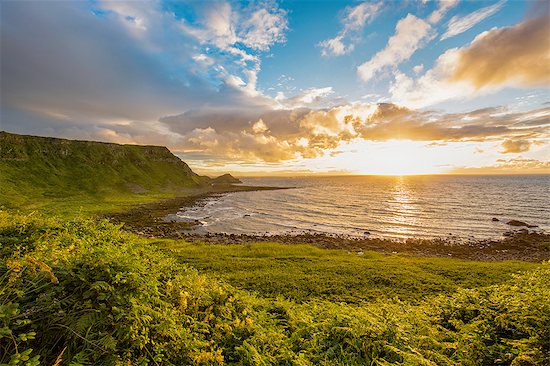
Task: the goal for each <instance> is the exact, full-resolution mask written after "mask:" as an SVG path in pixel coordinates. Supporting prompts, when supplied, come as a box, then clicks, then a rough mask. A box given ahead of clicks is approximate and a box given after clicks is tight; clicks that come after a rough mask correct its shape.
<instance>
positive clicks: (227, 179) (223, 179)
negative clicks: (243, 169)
mask: <svg viewBox="0 0 550 366" xmlns="http://www.w3.org/2000/svg"><path fill="white" fill-rule="evenodd" d="M210 182H211V183H212V184H240V183H242V182H241V181H240V180H239V179H237V178H235V177H234V176H232V175H231V174H224V175H220V176H219V177H217V178H213V179H211V180H210Z"/></svg>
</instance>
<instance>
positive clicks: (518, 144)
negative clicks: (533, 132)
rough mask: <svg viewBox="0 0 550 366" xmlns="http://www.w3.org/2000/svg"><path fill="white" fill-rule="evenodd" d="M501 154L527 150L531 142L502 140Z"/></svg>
mask: <svg viewBox="0 0 550 366" xmlns="http://www.w3.org/2000/svg"><path fill="white" fill-rule="evenodd" d="M502 148H503V149H504V150H503V151H502V153H503V154H510V153H512V154H517V153H521V152H526V151H529V149H530V148H531V142H529V141H527V140H504V142H503V143H502Z"/></svg>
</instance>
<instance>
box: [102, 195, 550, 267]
mask: <svg viewBox="0 0 550 366" xmlns="http://www.w3.org/2000/svg"><path fill="white" fill-rule="evenodd" d="M273 189H288V188H286V187H259V186H234V185H224V186H217V187H212V188H209V189H207V190H203V191H198V192H195V193H193V194H190V195H187V196H183V197H177V198H173V199H170V200H165V201H160V202H154V203H148V204H142V205H139V206H136V207H134V208H132V209H131V210H129V211H126V212H122V213H116V214H111V215H108V216H105V218H108V219H109V220H110V221H112V222H114V223H121V224H123V229H124V230H127V231H131V232H134V233H136V234H139V235H142V236H145V237H149V238H167V239H183V240H186V241H189V242H200V243H207V244H228V245H231V244H250V243H258V242H277V243H283V244H289V245H291V244H311V245H315V246H317V247H320V248H324V249H343V250H347V251H350V252H355V253H357V255H361V254H362V253H363V251H365V250H373V251H378V252H383V253H389V254H398V253H399V254H405V255H415V256H423V257H445V258H460V259H466V260H478V261H504V260H521V261H529V262H541V261H547V260H550V234H546V233H544V232H533V231H531V230H527V229H525V228H520V229H515V230H510V231H508V232H506V233H504V236H503V238H502V239H498V240H496V239H475V238H470V239H459V238H457V237H446V238H435V239H415V238H411V239H406V240H400V241H398V240H391V239H383V238H372V237H365V238H358V237H352V236H341V235H329V234H322V233H312V232H303V233H298V234H295V235H294V234H285V235H270V234H265V235H248V234H225V233H205V234H197V233H193V232H190V229H192V228H193V227H194V226H196V225H200V222H198V221H190V222H181V221H173V220H172V221H171V220H166V217H167V216H168V215H170V214H174V213H175V212H177V211H178V210H179V209H180V208H182V207H191V206H196V205H200V204H201V203H202V202H205V201H206V199H207V198H211V197H216V196H220V195H222V194H225V193H232V192H244V191H258V190H273ZM518 222H519V221H518ZM515 223H516V222H514V223H512V224H510V226H516V227H521V226H526V227H533V226H532V225H527V224H524V223H523V222H519V223H521V224H524V225H514V224H515Z"/></svg>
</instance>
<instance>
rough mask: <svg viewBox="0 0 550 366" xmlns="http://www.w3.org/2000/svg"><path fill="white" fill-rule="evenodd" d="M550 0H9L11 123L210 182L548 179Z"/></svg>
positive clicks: (6, 109)
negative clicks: (168, 159)
mask: <svg viewBox="0 0 550 366" xmlns="http://www.w3.org/2000/svg"><path fill="white" fill-rule="evenodd" d="M548 4H549V3H548V2H547V1H515V0H501V1H460V0H448V1H422V0H419V1H413V0H410V1H406V0H403V1H344V0H342V1H313V0H312V1H305V0H304V1H289V0H281V1H274V0H273V1H269V0H268V1H252V2H247V1H227V0H222V1H147V2H140V1H129V2H123V1H101V0H94V1H74V2H71V1H24V0H23V1H2V2H0V30H1V33H0V41H1V44H0V57H1V60H0V69H1V79H0V93H1V94H0V117H1V120H0V130H4V131H8V132H13V133H21V134H31V135H40V136H55V137H63V138H71V139H81V140H82V139H83V140H97V141H107V142H117V143H131V144H153V145H164V146H167V147H168V148H169V149H170V150H171V151H172V152H173V153H175V154H176V155H178V156H179V157H180V158H182V159H183V160H184V161H186V162H187V163H188V164H189V165H190V166H191V167H192V168H193V169H194V170H195V171H197V172H199V173H203V174H216V173H220V172H228V171H229V172H232V173H235V174H238V175H263V174H274V175H298V174H391V175H401V174H437V173H457V174H458V173H460V174H470V173H471V174H499V173H502V174H522V173H525V174H533V173H550V138H549V137H550V10H549V7H548Z"/></svg>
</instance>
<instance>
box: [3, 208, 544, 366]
mask: <svg viewBox="0 0 550 366" xmlns="http://www.w3.org/2000/svg"><path fill="white" fill-rule="evenodd" d="M159 245H162V246H164V247H171V248H172V250H175V252H171V251H170V250H159ZM228 248H229V249H231V248H232V249H233V250H236V251H237V252H241V254H240V255H236V256H234V257H233V258H231V257H230V256H228V257H227V258H226V261H227V263H228V264H227V265H226V267H227V268H233V270H232V271H235V268H236V267H238V265H239V260H237V262H236V263H235V264H229V263H231V260H232V259H235V258H240V257H242V258H248V259H251V260H256V259H261V260H263V259H265V260H268V259H269V258H272V259H273V258H281V259H285V261H283V262H285V263H289V262H291V263H292V262H293V260H294V259H298V262H299V263H301V266H304V267H308V266H309V269H311V270H317V269H319V268H322V266H321V267H319V265H320V264H321V262H327V261H331V260H336V261H339V262H340V263H341V264H346V265H347V266H365V263H369V262H370V261H373V263H375V262H374V261H378V264H380V265H384V266H385V267H384V266H383V267H378V264H377V265H376V266H370V265H367V267H375V269H371V270H373V271H376V272H377V273H379V274H382V273H385V274H384V276H388V277H389V278H391V277H392V276H393V275H392V273H394V274H396V275H397V276H398V277H399V278H401V279H404V277H403V276H402V274H401V273H402V272H401V269H400V268H398V267H402V265H403V264H409V265H410V267H412V270H411V271H410V274H409V277H411V281H413V282H414V281H415V280H417V281H419V283H423V282H424V281H426V278H427V279H429V281H433V280H434V278H435V279H437V281H440V279H438V278H440V277H431V276H432V275H434V272H437V271H434V268H436V264H440V265H441V266H442V267H443V268H444V271H450V273H453V275H452V276H450V277H449V278H452V277H453V276H457V277H459V278H461V277H463V276H465V275H466V273H465V272H464V269H461V268H460V267H461V266H464V265H465V263H462V262H459V261H455V260H450V259H449V260H446V259H440V260H437V261H435V262H431V261H430V260H420V261H418V262H415V261H414V260H413V261H411V260H410V259H409V258H400V257H392V256H389V257H383V256H381V255H375V254H367V255H366V256H365V257H354V256H352V257H351V258H353V259H351V258H349V257H348V258H347V259H346V254H345V253H339V252H336V251H322V250H319V249H315V248H312V247H307V246H298V247H292V246H283V245H276V244H269V245H266V246H263V245H262V246H258V247H256V248H255V246H254V245H253V246H251V248H250V249H248V248H246V247H242V248H238V247H228ZM219 249H220V248H217V246H216V247H212V251H211V252H210V253H209V252H208V251H209V249H207V248H205V246H189V245H188V244H183V243H170V242H166V241H165V242H162V243H159V242H154V241H151V240H146V239H144V238H141V237H138V236H136V235H133V234H130V233H126V232H123V231H121V230H120V229H119V227H118V226H115V225H112V224H110V223H108V222H106V221H101V222H96V221H92V220H60V219H55V218H48V217H43V216H40V215H26V216H23V215H18V214H13V213H11V212H10V213H8V212H5V211H0V258H1V261H0V364H2V363H6V364H10V365H26V366H31V365H32V366H38V365H39V364H44V365H52V364H54V363H55V362H56V359H57V358H58V357H59V358H60V359H61V361H60V362H61V363H60V364H61V365H71V366H78V365H120V366H122V365H303V366H305V365H326V366H328V365H331V366H332V365H341V366H344V365H346V366H353V365H457V366H458V365H492V364H498V365H513V366H519V365H541V366H542V365H547V364H548V363H549V362H550V357H549V355H550V302H549V301H548V299H549V298H550V287H549V286H548V283H550V267H549V265H548V263H545V264H542V265H539V266H536V265H530V266H531V267H530V270H529V271H526V272H523V273H520V274H517V275H506V276H509V278H508V280H507V281H505V282H503V283H500V284H497V285H491V286H485V287H481V288H474V289H457V290H456V291H451V290H449V291H446V292H448V293H442V294H441V295H439V296H426V298H425V299H424V300H422V301H417V302H416V301H415V304H410V303H408V302H407V301H405V302H401V301H397V300H391V301H388V300H386V299H385V298H384V297H382V298H381V299H380V298H379V299H378V300H377V301H374V302H371V303H366V304H361V305H353V304H352V305H350V304H338V303H335V302H330V301H325V300H320V298H322V296H320V297H317V296H316V295H314V296H312V297H311V299H310V300H309V301H307V302H302V303H297V302H294V301H291V300H288V299H284V298H282V297H281V296H280V297H279V298H277V299H273V298H270V297H269V296H268V297H263V296H262V294H261V293H260V294H259V295H254V294H251V293H250V292H249V291H246V290H242V289H238V288H236V287H234V286H232V285H230V284H227V283H226V282H224V281H222V280H220V279H217V278H216V277H219V276H213V275H208V274H204V273H201V272H199V271H197V270H196V269H194V268H192V267H190V266H189V265H186V264H182V263H181V257H182V256H185V253H186V251H187V253H192V252H193V251H199V250H204V251H205V252H206V253H209V254H213V253H216V252H217V253H220V252H219ZM247 251H248V252H247ZM243 253H248V254H247V255H244V254H243ZM300 253H302V254H300ZM174 254H177V256H178V258H174V257H173V255H174ZM289 259H293V260H289ZM308 261H311V262H309V265H308V266H306V265H305V263H308ZM274 262H277V260H274ZM240 263H243V261H240ZM392 263H393V264H394V265H393V266H391V265H389V264H392ZM386 264H388V266H386ZM509 264H510V263H509ZM295 266H296V264H292V265H291V266H290V267H291V268H292V267H295ZM473 266H474V267H473V268H475V271H482V272H483V271H485V270H482V269H481V268H482V267H481V266H480V265H478V264H473ZM491 266H494V268H495V271H501V270H504V266H505V264H496V263H487V264H486V268H487V269H488V268H489V267H491ZM264 267H265V268H267V266H264ZM415 267H418V268H415ZM283 268H287V266H286V265H283ZM304 272H307V270H305V269H304ZM265 273H268V271H266V272H265ZM342 273H343V274H344V275H345V274H346V273H347V272H345V271H344V272H342ZM487 273H488V275H489V274H490V276H493V275H494V273H495V272H493V271H488V272H487ZM344 275H342V276H344ZM437 275H438V276H440V275H441V273H438V274H437ZM426 276H427V277H426ZM348 277H350V278H348V279H347V280H346V279H345V277H341V278H340V280H339V284H340V286H344V285H345V283H346V282H347V281H353V279H351V277H353V275H349V276H348ZM443 277H446V275H444V276H443ZM472 277H473V275H472ZM273 278H274V281H283V282H281V283H280V284H279V285H278V286H277V287H278V288H279V290H278V291H281V290H280V289H281V287H284V286H288V285H289V282H288V279H289V277H286V278H285V277H281V273H279V274H278V275H277V276H274V277H273ZM429 281H428V282H429ZM437 281H436V282H437ZM468 281H469V280H468ZM468 281H466V282H467V283H469V282H468ZM497 282H498V281H497ZM479 284H480V285H481V283H479ZM392 286H393V287H395V288H400V287H406V286H408V283H399V281H398V282H395V283H393V284H392ZM374 287H375V285H374V284H371V285H370V288H371V289H372V288H374ZM293 291H295V290H293ZM436 292H437V291H436ZM357 293H358V294H359V293H360V292H357ZM308 295H309V294H308Z"/></svg>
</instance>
